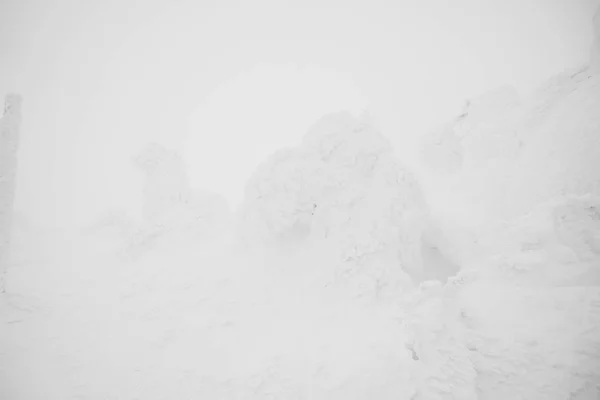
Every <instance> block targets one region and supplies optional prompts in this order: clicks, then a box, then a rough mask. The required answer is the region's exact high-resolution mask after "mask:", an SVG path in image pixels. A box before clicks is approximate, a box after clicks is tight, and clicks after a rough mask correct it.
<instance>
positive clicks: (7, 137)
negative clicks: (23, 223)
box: [0, 94, 21, 293]
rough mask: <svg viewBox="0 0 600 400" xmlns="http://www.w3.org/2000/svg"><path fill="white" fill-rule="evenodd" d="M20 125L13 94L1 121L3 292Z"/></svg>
mask: <svg viewBox="0 0 600 400" xmlns="http://www.w3.org/2000/svg"><path fill="white" fill-rule="evenodd" d="M20 125H21V96H19V95H16V94H9V95H7V96H6V99H5V105H4V113H3V115H2V117H1V118H0V293H3V292H4V278H5V274H6V268H7V263H8V259H9V250H10V232H11V223H12V215H13V203H14V199H15V188H16V185H15V180H16V174H17V150H18V148H19V129H20Z"/></svg>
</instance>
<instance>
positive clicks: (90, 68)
mask: <svg viewBox="0 0 600 400" xmlns="http://www.w3.org/2000/svg"><path fill="white" fill-rule="evenodd" d="M597 4H598V2H597V1H596V0H552V1H546V0H520V1H517V0H507V1H489V0H486V1H481V0H477V1H475V0H457V1H453V2H446V1H440V0H427V1H399V2H383V1H374V2H369V3H368V4H367V3H366V2H356V1H344V2H341V1H339V2H335V1H328V2H322V1H319V2H316V1H303V2H296V3H292V4H289V5H283V4H281V3H279V2H269V1H254V2H212V1H200V2H199V1H174V2H166V1H144V2H141V1H133V0H120V1H112V0H109V1H103V2H91V1H66V0H56V1H52V2H48V1H39V0H19V1H12V0H4V1H2V2H1V3H0V95H2V96H4V95H5V94H7V93H9V92H18V93H20V94H21V95H23V98H24V104H23V124H22V141H21V147H20V154H19V166H18V188H17V195H16V211H17V212H19V213H21V214H24V215H26V216H28V217H29V218H31V219H32V220H34V221H36V222H38V223H40V224H43V225H48V226H59V227H68V226H73V225H79V224H81V223H83V222H85V221H89V220H90V219H93V218H94V217H95V216H96V215H97V214H98V213H100V212H101V211H102V210H104V209H106V208H110V207H113V206H116V207H124V208H126V209H127V210H129V211H130V212H131V213H133V214H137V213H139V209H140V204H141V189H140V188H141V185H142V183H141V178H140V176H139V175H140V173H139V172H138V171H136V169H135V168H134V167H133V165H132V162H131V157H132V156H133V155H134V154H135V153H136V152H138V151H139V149H140V148H141V147H142V146H143V145H144V144H145V143H147V142H148V141H150V140H154V141H157V142H160V143H162V144H164V145H166V146H169V147H171V148H173V149H175V150H177V151H180V152H181V153H182V154H183V155H184V157H185V160H186V162H187V164H188V167H189V173H190V175H191V178H192V181H193V184H194V186H196V187H199V188H206V189H209V190H214V191H217V192H219V193H222V194H223V195H225V196H226V197H227V199H228V201H229V202H230V205H231V206H233V207H235V206H236V205H237V204H239V203H240V201H241V197H242V191H243V186H244V184H245V182H246V181H247V179H248V177H249V175H250V173H251V172H252V171H253V170H254V169H255V167H256V165H257V164H258V163H259V162H260V161H262V160H263V159H265V157H266V156H267V155H268V154H270V153H272V152H273V151H275V150H277V149H278V148H280V147H282V146H289V145H294V144H296V143H297V142H298V141H299V140H300V138H301V135H302V134H303V133H304V132H305V131H306V129H307V128H308V126H309V125H310V124H311V123H313V122H314V121H315V120H316V119H317V118H319V117H320V116H321V115H323V114H325V113H327V112H331V111H338V110H341V109H350V110H353V111H355V112H357V113H358V112H361V111H362V110H364V109H368V110H369V111H370V112H371V113H372V114H373V115H374V116H375V117H376V120H377V122H378V124H379V125H380V126H381V127H382V130H383V133H384V134H385V135H386V136H387V137H389V138H390V140H391V141H392V142H393V144H394V146H395V150H396V152H397V153H399V155H400V156H401V158H402V159H403V161H405V162H406V163H408V164H410V163H411V162H412V160H411V157H412V156H413V154H414V151H413V150H412V149H411V143H414V142H415V141H414V139H415V138H417V137H419V135H421V134H423V133H424V132H427V131H428V130H429V129H431V128H432V127H433V126H435V125H436V124H438V123H440V122H441V121H445V120H448V119H450V117H452V116H454V115H457V114H458V113H459V112H460V110H461V108H462V106H463V105H464V102H465V100H466V99H467V98H469V97H471V96H475V95H478V94H480V93H482V92H485V91H487V90H488V89H490V88H493V87H496V86H499V85H503V84H511V85H513V86H514V87H516V88H517V89H518V90H519V91H520V92H521V93H524V94H525V93H527V92H528V91H530V90H531V89H532V88H533V87H535V86H536V85H537V84H539V83H540V82H541V81H543V80H544V79H546V78H548V77H549V76H551V75H553V74H555V73H557V72H560V71H562V70H564V69H565V68H571V67H577V66H579V65H581V64H583V63H585V62H587V60H588V58H589V49H590V45H591V37H592V32H591V26H590V23H589V21H590V16H591V15H592V14H593V12H594V10H595V9H596V6H597ZM412 158H414V157H412Z"/></svg>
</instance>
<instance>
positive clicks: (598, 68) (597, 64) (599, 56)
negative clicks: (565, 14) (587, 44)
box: [590, 7, 600, 72]
mask: <svg viewBox="0 0 600 400" xmlns="http://www.w3.org/2000/svg"><path fill="white" fill-rule="evenodd" d="M592 28H593V31H592V32H593V37H592V51H591V53H592V54H591V58H590V69H591V70H592V71H594V72H600V7H598V9H597V10H596V14H594V19H593V20H592Z"/></svg>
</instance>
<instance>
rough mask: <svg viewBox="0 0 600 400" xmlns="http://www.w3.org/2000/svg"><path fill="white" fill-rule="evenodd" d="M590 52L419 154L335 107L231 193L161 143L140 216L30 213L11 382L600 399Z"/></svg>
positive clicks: (10, 305)
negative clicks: (49, 218) (33, 217)
mask: <svg viewBox="0 0 600 400" xmlns="http://www.w3.org/2000/svg"><path fill="white" fill-rule="evenodd" d="M596 19H597V18H596ZM596 25H597V24H596ZM596 44H597V43H596ZM595 60H596V59H594V58H593V60H592V61H593V62H592V64H591V65H590V67H586V68H581V69H579V70H576V71H570V72H565V73H563V74H560V75H558V76H556V77H555V78H553V79H552V80H551V81H549V82H547V83H545V84H544V85H542V86H541V87H540V88H539V90H538V91H537V92H535V93H534V94H533V95H531V96H530V97H527V98H521V97H520V96H519V94H518V93H517V92H516V91H515V90H514V89H513V88H510V87H502V88H498V89H497V90H493V91H491V92H490V93H488V94H485V95H483V96H481V97H480V98H477V99H472V100H470V101H469V102H468V103H467V104H466V105H465V109H464V112H463V113H462V114H461V115H460V116H457V117H456V118H455V119H454V120H453V121H449V122H448V123H447V124H445V125H444V126H442V127H440V128H439V129H437V130H435V131H433V132H432V133H431V134H430V135H427V136H426V137H424V138H423V140H422V142H421V147H420V151H421V155H422V157H421V159H422V165H421V166H420V167H419V168H416V169H414V168H413V167H409V166H407V165H404V164H403V163H402V160H399V159H398V158H397V157H396V155H395V153H394V149H393V148H392V146H391V144H390V142H389V141H388V140H387V139H386V137H385V136H384V133H383V132H380V131H379V130H377V129H376V128H375V127H374V126H373V125H372V124H371V123H370V120H369V119H368V118H367V117H355V116H353V115H351V114H349V113H344V112H340V113H335V114H330V115H327V116H325V117H323V118H322V119H320V120H319V121H317V122H316V123H315V124H314V126H313V127H311V128H310V129H309V130H308V132H307V133H306V135H305V136H304V137H303V139H302V141H301V142H300V143H298V144H297V145H296V146H294V147H290V148H286V149H281V150H280V151H278V152H276V153H275V154H273V155H272V156H271V157H269V158H268V159H266V160H265V161H264V163H263V164H261V165H260V166H259V167H258V168H257V169H256V171H254V173H253V175H252V177H251V178H250V180H249V181H248V183H247V186H246V188H245V198H244V202H243V204H242V206H241V207H239V208H238V209H237V210H235V212H232V211H231V210H230V209H229V206H228V204H227V202H226V201H225V199H224V198H223V197H222V196H220V195H218V194H215V193H210V192H206V191H197V190H194V189H193V188H192V187H191V185H190V183H189V180H188V177H187V175H186V167H185V163H184V162H183V161H182V159H181V158H180V157H179V156H178V155H177V154H176V153H174V152H172V151H170V150H168V149H166V148H164V147H163V146H161V145H160V144H158V143H151V144H149V145H148V146H147V147H146V148H145V149H142V151H141V153H140V154H138V155H136V156H135V157H134V158H133V163H134V165H135V166H136V168H139V170H140V172H141V175H142V177H143V179H144V180H145V186H144V202H145V203H144V205H143V219H142V220H137V219H136V218H134V217H132V216H129V215H127V213H126V212H125V211H122V210H118V209H111V210H107V212H106V213H105V214H104V215H102V216H98V218H97V219H96V220H95V221H93V222H91V223H90V224H89V225H88V226H86V227H84V228H82V230H81V231H79V232H77V233H76V234H74V233H73V232H56V231H47V232H44V231H41V230H39V229H37V228H35V227H34V226H32V225H31V224H28V223H27V221H26V220H24V219H20V218H19V217H18V216H15V218H14V221H15V222H14V227H13V238H12V258H11V262H10V264H9V265H8V272H7V276H6V293H4V294H2V295H1V297H0V317H1V318H0V399H6V400H42V399H43V400H53V399H56V400H65V399H90V400H108V399H115V400H134V399H137V400H154V399H156V400H158V399H165V400H167V399H168V400H172V399H177V400H183V399H307V400H308V399H311V400H317V399H323V400H325V399H327V400H335V399H344V400H349V399H357V400H363V399H364V400H367V399H378V400H386V399H390V400H391V399H394V400H397V399H407V400H408V399H412V400H417V399H421V400H436V399H460V400H469V399H484V400H506V399H511V400H513V399H514V400H517V399H527V400H532V399H540V400H553V399H556V400H565V399H572V400H594V399H600V161H599V160H600V113H599V112H598V110H600V84H599V83H600V75H599V73H598V70H597V68H596V66H595V64H594V63H595V62H596V61H595Z"/></svg>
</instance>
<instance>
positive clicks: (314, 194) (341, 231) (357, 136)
mask: <svg viewBox="0 0 600 400" xmlns="http://www.w3.org/2000/svg"><path fill="white" fill-rule="evenodd" d="M242 209H243V212H242V215H241V218H242V221H243V222H242V229H244V230H245V232H246V234H247V236H248V237H251V238H254V239H256V238H257V237H259V236H260V237H261V238H262V239H261V240H262V241H263V242H268V243H278V244H281V241H282V240H283V241H285V240H287V239H290V238H294V240H295V241H296V242H298V239H300V238H302V239H303V240H304V243H307V242H310V243H311V244H312V245H315V246H316V245H317V244H319V243H320V244H324V243H325V244H326V245H324V247H326V248H327V249H328V250H329V251H333V252H336V254H337V257H338V260H339V264H338V269H337V271H336V273H337V274H341V275H342V276H350V275H354V274H356V273H357V271H358V270H359V269H360V268H362V269H363V270H364V269H365V268H368V266H369V265H372V264H373V261H374V260H378V261H377V262H378V263H379V264H380V265H382V264H385V265H387V267H385V268H383V270H382V271H379V272H377V273H387V272H390V273H398V271H396V270H399V269H400V267H401V266H402V267H404V268H406V269H411V268H413V269H414V268H420V263H421V260H420V248H419V245H420V233H421V231H422V224H423V220H424V218H425V216H426V207H425V204H424V202H423V198H422V196H421V193H420V189H419V187H418V185H417V183H416V181H415V180H414V179H413V177H412V175H411V174H410V173H409V172H408V171H407V170H406V169H405V168H404V167H403V166H402V165H401V164H400V163H399V162H398V161H397V160H396V159H395V157H394V154H393V149H392V147H391V145H390V143H389V142H388V140H387V139H386V138H385V137H383V136H382V135H381V134H380V133H379V132H378V131H377V130H376V129H375V128H374V127H373V126H371V125H370V124H369V123H368V122H367V121H365V120H363V119H358V118H355V117H353V116H352V115H351V114H349V113H343V112H342V113H334V114H330V115H327V116H325V117H323V118H322V119H321V120H319V121H318V122H317V123H316V124H314V125H313V126H312V127H311V128H310V129H309V131H308V133H307V134H306V135H305V136H304V138H303V140H302V142H301V143H300V145H299V146H297V147H295V148H288V149H283V150H280V151H278V152H276V153H275V154H273V155H272V156H271V157H270V158H269V159H268V160H267V161H266V162H264V163H263V164H262V165H261V166H259V168H258V169H257V170H256V172H255V173H254V174H253V176H252V177H251V179H250V181H249V182H248V185H247V187H246V192H245V200H244V204H243V207H242ZM259 233H260V235H259ZM388 267H389V268H388ZM384 270H385V271H384ZM373 273H374V274H375V273H376V272H373ZM380 278H381V280H385V277H383V276H381V277H380Z"/></svg>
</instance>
